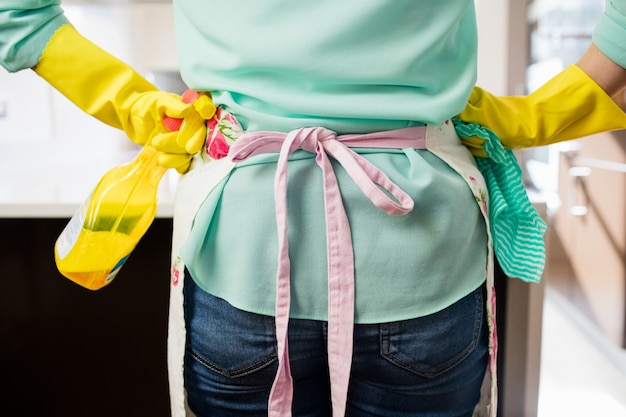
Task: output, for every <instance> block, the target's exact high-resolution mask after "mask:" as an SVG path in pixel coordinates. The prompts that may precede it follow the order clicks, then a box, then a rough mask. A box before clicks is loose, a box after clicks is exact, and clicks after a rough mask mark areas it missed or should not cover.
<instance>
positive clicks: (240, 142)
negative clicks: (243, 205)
mask: <svg viewBox="0 0 626 417" xmlns="http://www.w3.org/2000/svg"><path fill="white" fill-rule="evenodd" d="M350 147H368V148H375V147H379V148H401V149H402V148H417V149H427V150H429V151H430V152H432V153H433V154H434V155H436V156H437V157H439V158H440V159H441V160H443V161H444V162H446V163H447V164H448V165H449V166H450V167H451V168H452V169H454V170H455V171H456V172H457V173H458V174H459V175H460V176H461V177H462V178H463V179H464V180H465V182H466V184H467V185H468V187H469V189H470V190H471V192H472V194H473V195H474V197H475V199H476V202H477V204H478V205H479V208H480V211H481V213H482V214H483V217H484V218H485V223H486V226H487V237H488V255H487V265H485V268H486V276H487V281H486V285H487V294H488V296H487V303H486V304H487V305H486V309H487V324H488V328H489V356H490V361H489V367H488V370H487V375H486V383H487V384H488V385H487V390H486V391H485V393H484V397H486V398H484V399H483V400H482V401H481V402H480V403H481V404H486V405H484V409H483V410H478V411H477V413H475V415H478V416H489V417H495V414H496V409H497V404H496V401H497V392H496V354H497V335H496V321H495V288H494V272H493V271H494V268H493V265H494V255H493V250H492V247H493V244H492V236H491V232H490V230H491V228H490V227H489V217H488V198H489V197H488V192H487V185H486V183H485V181H484V179H483V176H482V175H481V173H480V171H479V170H478V168H477V166H476V161H475V159H474V157H473V156H472V155H471V154H470V153H469V151H468V150H467V148H465V147H464V146H462V145H461V144H460V140H459V137H458V136H457V133H456V130H455V127H454V125H453V123H452V122H451V121H450V120H448V121H446V122H445V123H443V124H442V125H440V126H430V125H428V126H421V127H414V128H408V129H400V130H395V131H388V132H377V133H372V134H364V135H341V136H337V135H336V134H335V133H334V132H332V131H329V130H327V129H324V128H303V129H298V130H294V131H292V132H289V133H279V132H252V133H245V132H243V129H241V127H240V126H239V124H238V123H237V121H236V119H235V118H234V117H233V116H232V115H230V114H228V113H227V112H225V111H223V110H222V109H218V111H217V112H216V115H215V116H214V118H213V119H212V120H210V121H209V122H208V133H207V141H206V144H205V149H204V151H203V152H201V153H200V154H198V155H195V156H194V160H193V162H192V166H191V169H190V171H189V172H188V173H187V174H185V175H184V176H182V177H181V178H180V180H179V182H178V188H177V191H176V199H175V208H174V231H173V239H172V270H171V292H170V310H169V331H168V371H169V381H170V399H171V407H172V416H173V417H184V416H193V413H192V412H191V411H189V410H188V409H187V407H186V402H185V390H184V381H183V358H184V353H185V335H186V330H185V321H184V316H183V291H182V290H183V281H184V280H183V276H184V268H185V266H184V264H183V261H182V260H181V258H180V257H179V249H180V247H181V245H182V244H183V243H184V242H185V240H186V238H187V236H188V234H189V231H190V230H191V226H192V223H193V219H194V216H195V214H196V212H197V210H198V208H199V207H200V205H201V204H202V202H203V201H204V199H205V198H206V196H207V195H208V194H209V192H210V191H211V190H212V189H214V188H215V187H216V186H217V185H218V184H220V183H221V181H222V180H224V179H225V178H226V177H227V176H228V174H229V173H230V172H231V170H232V169H233V168H234V167H235V166H236V164H237V162H239V161H243V160H245V159H246V158H248V157H250V156H252V155H255V154H259V153H266V152H280V157H279V160H278V164H277V175H276V178H275V193H276V194H275V195H276V201H277V209H276V215H277V227H278V236H279V253H280V254H284V256H282V257H281V262H279V271H278V277H277V302H276V335H277V346H278V358H279V363H278V373H277V375H276V379H275V381H274V386H273V387H272V391H271V393H270V399H269V404H268V408H269V412H268V415H269V416H270V417H290V416H291V400H292V395H293V388H292V381H291V375H290V371H289V358H288V349H287V324H288V319H289V317H288V316H289V293H290V288H289V264H288V257H287V256H286V254H287V253H288V239H287V225H286V224H287V221H286V212H285V210H284V204H285V200H286V178H287V158H288V156H289V154H290V153H291V152H293V151H295V150H296V149H305V150H307V151H310V152H313V153H315V154H316V155H317V156H316V162H317V164H318V165H319V167H320V168H321V169H322V171H323V178H324V193H325V196H324V200H325V209H326V219H327V225H329V224H330V227H329V226H327V239H328V242H329V248H328V256H329V260H328V265H329V271H328V272H329V307H328V308H329V312H328V316H329V317H328V328H329V335H328V358H329V359H328V360H329V370H330V378H331V398H332V404H333V415H334V416H335V417H341V416H343V415H344V414H345V403H346V398H347V388H348V381H349V375H350V363H351V361H350V358H351V353H352V326H353V324H354V311H353V308H354V307H353V306H354V298H353V297H354V292H353V289H354V287H353V285H354V279H353V277H354V268H353V265H352V264H351V263H350V262H349V260H350V259H352V256H351V255H352V242H351V240H350V232H349V225H348V223H347V218H346V216H345V211H343V206H342V203H341V194H340V191H339V189H338V187H337V183H336V179H335V178H334V174H333V173H332V168H329V166H330V161H329V159H328V156H329V155H330V156H332V157H333V158H335V159H336V160H337V161H338V162H339V163H341V164H342V166H343V167H344V168H345V169H346V171H348V172H349V173H350V176H351V177H352V179H353V180H354V181H355V183H357V185H359V186H360V187H361V189H362V191H363V192H364V194H365V195H366V196H367V197H368V198H370V200H371V201H372V202H373V203H374V204H375V205H376V206H378V207H379V208H380V209H382V210H384V211H386V212H387V213H389V214H391V215H401V214H403V213H406V212H408V211H410V210H411V209H412V208H413V201H412V199H411V198H410V197H409V196H408V195H406V194H405V193H404V192H403V191H402V190H401V189H400V188H399V187H398V186H396V185H395V184H394V183H392V182H391V181H390V180H389V179H388V178H387V176H386V175H385V174H384V173H383V172H382V171H380V170H379V169H378V168H376V167H375V166H373V165H372V164H370V163H369V162H368V161H366V160H365V159H364V158H361V157H360V156H359V155H358V154H356V153H355V152H353V151H352V150H350ZM376 184H378V186H380V187H382V188H384V189H385V190H386V191H387V193H384V192H383V191H381V189H380V188H379V187H378V186H377V185H376ZM389 195H391V196H393V197H394V198H393V199H392V198H390V197H389ZM283 260H286V262H283ZM346 260H348V262H346ZM351 269H352V270H351Z"/></svg>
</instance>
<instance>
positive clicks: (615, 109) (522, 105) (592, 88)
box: [458, 65, 626, 157]
mask: <svg viewBox="0 0 626 417" xmlns="http://www.w3.org/2000/svg"><path fill="white" fill-rule="evenodd" d="M458 117H459V118H460V119H461V120H463V121H465V122H474V123H478V124H480V125H483V126H485V127H487V128H489V129H491V130H492V131H494V132H495V133H496V135H498V137H499V138H500V140H501V141H502V144H503V145H504V146H505V147H507V148H510V149H519V148H529V147H535V146H543V145H549V144H552V143H557V142H561V141H565V140H570V139H577V138H581V137H584V136H588V135H592V134H595V133H600V132H607V131H611V130H618V129H626V113H624V111H622V109H620V107H619V106H618V105H617V104H616V103H615V101H613V99H611V97H609V96H608V95H607V94H606V93H605V92H604V90H603V89H602V88H601V87H600V86H599V85H598V84H596V82H595V81H594V80H593V79H592V78H590V77H589V76H588V75H587V74H586V73H585V72H584V71H583V70H581V69H580V68H579V67H578V66H576V65H570V66H569V67H567V68H566V69H565V70H563V71H562V72H561V73H559V74H558V75H556V76H555V77H554V78H552V79H551V80H549V81H548V82H547V83H546V84H544V85H543V86H542V87H541V88H539V89H538V90H536V91H535V92H533V93H531V94H530V95H528V96H503V97H498V96H494V95H492V94H490V93H489V92H487V91H485V90H483V89H481V88H479V87H475V88H474V90H473V91H472V95H471V96H470V99H469V102H468V104H467V106H466V107H465V110H463V112H462V113H461V114H460V115H459V116H458ZM462 141H463V143H464V144H465V145H466V146H467V147H468V148H469V150H470V151H471V152H472V154H474V155H475V156H479V157H485V153H484V151H483V150H482V145H483V143H484V139H481V138H478V137H472V138H463V139H462Z"/></svg>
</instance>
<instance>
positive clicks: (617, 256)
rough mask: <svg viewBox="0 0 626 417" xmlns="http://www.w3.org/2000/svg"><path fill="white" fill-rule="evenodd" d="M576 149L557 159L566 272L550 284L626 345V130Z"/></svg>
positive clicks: (558, 224) (558, 230)
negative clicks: (568, 270) (567, 265)
mask: <svg viewBox="0 0 626 417" xmlns="http://www.w3.org/2000/svg"><path fill="white" fill-rule="evenodd" d="M579 145H580V147H579V149H578V150H576V151H571V152H566V153H563V154H562V155H561V161H560V162H561V163H560V174H559V175H560V177H559V193H560V197H561V201H562V205H561V207H560V208H559V210H558V212H557V214H556V217H555V230H556V235H557V237H558V240H559V241H560V243H561V245H562V248H563V250H564V254H565V259H567V261H568V263H569V266H570V270H571V274H569V275H570V276H566V277H562V278H561V279H558V280H555V281H553V282H552V284H554V286H555V287H556V288H557V289H558V290H559V291H560V292H561V293H563V294H564V295H565V296H567V297H568V298H569V300H570V301H572V302H573V303H574V304H575V305H576V306H577V307H578V308H579V309H580V310H581V311H583V312H584V313H585V314H586V315H588V316H589V317H590V318H591V319H592V321H593V322H594V323H596V324H597V326H598V327H599V328H600V329H602V331H603V332H604V333H605V334H606V335H607V336H608V337H609V339H610V340H611V341H613V342H614V343H616V344H617V345H619V346H622V347H626V320H625V317H626V169H625V168H626V131H618V132H611V133H606V134H599V135H594V136H591V137H587V138H584V139H581V140H579Z"/></svg>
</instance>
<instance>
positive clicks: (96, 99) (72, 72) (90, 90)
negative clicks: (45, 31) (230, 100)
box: [33, 24, 215, 173]
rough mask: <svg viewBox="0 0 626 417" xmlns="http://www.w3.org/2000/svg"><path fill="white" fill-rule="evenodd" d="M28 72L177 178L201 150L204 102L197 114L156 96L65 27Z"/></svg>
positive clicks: (208, 110)
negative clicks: (173, 125) (171, 121)
mask: <svg viewBox="0 0 626 417" xmlns="http://www.w3.org/2000/svg"><path fill="white" fill-rule="evenodd" d="M33 69H34V70H35V72H37V74H39V75H40V76H41V77H42V78H44V79H45V80H46V81H47V82H48V83H50V84H51V85H52V86H53V87H54V88H55V89H57V90H58V91H59V92H61V93H62V94H63V95H64V96H66V97H67V98H68V99H69V100H70V101H72V102H73V103H74V104H76V105H77V106H78V107H79V108H80V109H82V110H83V111H85V112H86V113H88V114H90V115H92V116H94V117H95V118H97V119H98V120H100V121H102V122H104V123H106V124H108V125H110V126H113V127H116V128H119V129H123V130H124V131H125V132H126V134H127V135H128V137H129V138H130V139H131V140H132V141H133V142H135V143H137V144H140V145H144V144H147V143H150V144H151V145H152V146H154V147H155V148H156V149H157V150H159V151H161V152H164V153H165V154H164V155H161V156H160V157H159V162H160V163H161V164H162V165H164V166H166V167H167V168H176V170H177V171H178V172H181V173H183V172H185V171H186V170H187V169H188V167H189V161H190V159H191V155H192V154H194V153H197V152H198V151H200V150H201V149H202V145H203V143H204V139H205V136H206V124H205V122H204V119H209V118H210V117H211V116H212V115H213V113H214V112H215V106H213V103H212V102H211V101H210V99H209V98H208V97H207V96H203V97H207V99H204V101H203V106H202V109H203V114H200V113H199V112H198V111H197V110H196V108H195V107H194V105H193V104H189V103H184V102H183V101H182V100H181V98H180V96H178V95H176V94H172V93H166V92H162V91H159V90H158V89H157V88H156V87H155V86H154V85H152V84H151V83H150V82H148V81H147V80H146V79H144V78H143V77H142V76H141V75H139V74H138V73H137V72H136V71H134V70H133V69H132V68H131V67H130V66H128V65H127V64H125V63H124V62H122V61H120V60H118V59H117V58H115V57H113V56H112V55H110V54H109V53H107V52H106V51H104V50H102V49H101V48H99V47H98V46H96V45H95V44H93V43H92V42H90V41H89V40H87V39H86V38H84V37H83V36H82V35H80V34H79V33H78V32H77V31H76V30H75V29H74V27H73V26H71V25H69V24H66V25H63V26H61V27H60V28H59V29H58V30H57V31H56V32H55V34H54V35H53V36H52V37H51V38H50V41H49V42H48V45H47V46H46V49H45V50H44V52H43V54H42V56H41V58H40V60H39V62H38V64H37V66H36V67H35V68H33ZM207 100H208V103H207ZM165 117H171V118H176V119H183V123H182V125H181V128H180V130H178V131H176V132H171V131H170V130H169V129H168V128H167V127H166V126H164V125H163V119H164V118H165Z"/></svg>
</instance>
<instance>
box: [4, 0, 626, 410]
mask: <svg viewBox="0 0 626 417" xmlns="http://www.w3.org/2000/svg"><path fill="white" fill-rule="evenodd" d="M63 4H64V8H65V10H66V13H67V15H68V17H69V18H70V20H71V21H72V22H73V23H74V25H75V26H76V27H77V28H78V29H79V31H81V32H82V33H83V34H84V35H85V36H87V37H88V38H90V39H91V40H93V41H94V42H95V43H97V44H99V45H100V46H101V47H103V48H104V49H106V50H108V51H109V52H111V53H113V54H114V55H116V56H117V57H119V58H121V59H123V60H124V61H126V62H128V63H129V64H131V65H132V66H133V67H135V68H136V69H137V70H138V71H139V72H141V73H142V74H144V75H145V76H146V77H148V78H149V79H151V80H152V81H153V82H154V83H155V84H157V85H158V86H159V87H161V88H162V89H164V90H168V91H172V92H177V93H180V92H182V91H183V90H184V89H185V86H184V85H183V84H182V81H181V80H180V77H179V75H178V64H177V57H176V48H175V42H174V36H173V22H172V4H171V0H161V1H157V0H143V1H142V0H71V1H70V0H64V1H63ZM476 7H477V12H478V19H479V26H480V30H479V39H480V49H479V79H478V84H479V85H480V86H482V87H484V88H486V89H487V90H489V91H491V92H493V93H495V94H526V93H528V92H530V91H533V90H534V89H536V88H537V87H538V86H539V85H541V84H542V83H543V82H545V81H546V80H547V79H549V78H550V77H551V76H553V75H554V74H556V73H557V72H558V71H560V70H561V69H563V68H564V67H565V66H567V65H569V64H571V63H574V62H575V61H576V60H577V59H578V57H580V55H581V54H582V53H583V52H584V50H585V49H586V48H587V46H588V45H589V44H590V42H591V33H592V31H593V27H594V25H595V24H596V22H597V21H598V19H599V17H600V15H601V13H602V11H603V9H604V0H534V1H533V0H476ZM618 101H619V102H620V103H621V104H622V105H623V106H624V107H625V108H626V104H624V103H625V102H626V99H625V98H624V96H623V95H622V96H621V97H618ZM136 152H137V147H136V146H135V145H133V144H132V143H131V142H130V141H128V140H127V139H126V138H125V137H124V135H123V134H122V133H120V132H119V131H117V130H115V129H113V128H110V127H108V126H105V125H103V124H101V123H99V122H97V121H95V120H93V119H91V118H90V117H88V116H85V115H84V114H83V113H81V112H80V111H79V110H77V109H76V108H75V107H74V106H73V105H72V104H71V103H69V102H68V101H67V100H66V99H65V98H64V97H63V96H61V95H60V94H58V93H56V92H55V91H54V90H53V89H52V88H51V87H49V86H48V85H47V84H45V82H43V81H42V80H41V79H39V78H38V77H37V76H36V75H35V74H34V73H33V72H32V71H22V72H20V73H17V74H8V73H6V72H5V71H3V70H0V236H2V237H1V238H0V262H2V265H3V267H4V268H3V269H4V271H3V272H4V274H3V283H5V285H4V287H5V288H4V290H3V291H2V292H0V375H3V378H4V380H5V383H6V384H5V386H6V385H7V384H8V386H9V388H8V389H3V390H0V416H28V415H44V414H45V415H48V416H57V415H58V416H63V417H72V416H84V415H90V416H94V417H97V416H100V415H102V416H111V415H120V416H144V415H151V416H154V417H157V416H166V415H169V411H168V408H167V407H168V402H169V399H168V398H167V381H166V378H167V376H166V371H165V369H166V368H165V340H166V337H167V335H166V329H167V324H166V321H167V297H168V288H169V287H168V270H169V244H170V243H169V233H170V231H171V215H172V201H173V193H174V189H175V185H176V179H177V176H176V174H175V173H170V174H168V175H167V176H166V178H165V180H164V181H163V183H162V187H161V188H162V189H161V191H160V201H161V205H160V209H159V218H158V219H157V220H156V221H155V223H154V225H153V227H152V228H151V231H150V232H149V233H148V235H146V237H145V238H144V240H143V241H142V242H141V243H140V245H139V247H138V248H137V250H136V251H135V253H134V254H133V256H132V257H131V258H130V260H129V261H128V263H127V266H125V267H124V269H123V270H122V272H121V273H120V275H119V276H118V278H117V280H116V282H115V283H114V284H113V285H111V286H110V288H107V289H105V290H103V291H101V292H96V293H88V292H85V291H86V290H83V289H81V288H78V287H76V286H75V285H74V284H72V283H69V282H67V280H65V279H64V278H62V277H61V276H60V275H59V274H58V272H56V270H55V268H54V262H53V260H52V246H53V244H54V241H55V239H56V236H57V235H58V233H59V232H60V231H61V229H62V228H63V226H64V224H65V222H66V221H67V219H68V218H69V217H70V216H71V215H72V213H73V212H74V210H76V208H77V207H78V206H79V204H80V203H82V201H83V199H84V198H85V197H86V196H87V195H88V193H89V192H90V191H91V188H92V187H93V186H94V185H95V183H96V182H97V180H98V179H99V178H100V176H101V175H102V174H103V173H104V172H105V171H106V170H107V169H108V168H110V167H111V166H112V165H115V164H118V163H122V162H125V161H128V160H129V159H131V158H132V156H133V155H134V154H135V153H136ZM518 157H519V159H520V162H521V163H522V166H523V168H524V173H525V177H526V182H527V188H528V191H529V195H530V196H531V199H532V201H533V202H534V203H535V205H536V207H537V208H538V210H539V211H540V213H541V214H542V215H543V216H544V218H545V220H546V221H547V222H548V224H549V226H550V227H549V231H548V233H547V235H546V243H547V248H548V260H547V268H546V272H545V274H544V277H543V282H542V283H541V284H540V285H529V284H523V283H520V282H517V281H513V280H507V279H506V278H503V279H502V277H501V280H500V282H499V286H500V294H501V298H500V300H501V308H502V313H501V315H500V317H499V320H500V321H501V325H500V327H499V329H500V333H501V338H502V339H501V347H502V348H501V353H502V355H501V358H500V361H501V366H500V370H501V374H502V375H501V376H500V378H501V382H502V384H501V415H502V416H504V417H516V416H524V417H532V416H539V417H555V416H568V417H579V416H589V415H594V416H595V415H597V416H603V417H618V416H626V350H625V348H626V284H625V283H626V220H625V219H626V216H625V213H626V193H625V191H626V175H625V174H626V134H625V132H624V131H620V132H612V133H607V134H602V135H596V136H594V137H588V138H583V139H580V140H577V141H574V142H570V143H567V144H560V145H553V146H549V147H544V148H538V149H535V150H531V151H525V152H520V153H518Z"/></svg>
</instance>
